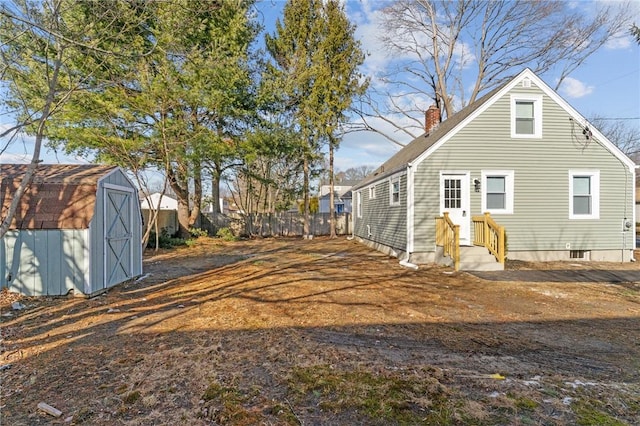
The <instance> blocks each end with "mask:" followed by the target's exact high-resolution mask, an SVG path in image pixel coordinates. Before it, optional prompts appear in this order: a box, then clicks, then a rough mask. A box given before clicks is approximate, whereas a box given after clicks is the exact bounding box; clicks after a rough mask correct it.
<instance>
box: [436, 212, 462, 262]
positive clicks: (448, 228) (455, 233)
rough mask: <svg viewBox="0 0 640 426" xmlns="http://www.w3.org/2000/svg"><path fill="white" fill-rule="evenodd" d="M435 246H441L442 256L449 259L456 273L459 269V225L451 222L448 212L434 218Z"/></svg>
mask: <svg viewBox="0 0 640 426" xmlns="http://www.w3.org/2000/svg"><path fill="white" fill-rule="evenodd" d="M436 245H437V246H442V250H443V255H444V256H450V257H451V259H452V260H453V267H454V269H455V270H456V271H457V270H458V269H459V268H460V225H456V224H454V223H453V222H452V221H451V219H450V218H449V213H448V212H444V213H443V215H442V216H439V217H436Z"/></svg>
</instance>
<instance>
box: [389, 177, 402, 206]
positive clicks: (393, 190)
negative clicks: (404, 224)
mask: <svg viewBox="0 0 640 426" xmlns="http://www.w3.org/2000/svg"><path fill="white" fill-rule="evenodd" d="M389 194H390V198H389V204H390V205H392V206H395V205H398V204H400V177H395V178H391V180H390V182H389Z"/></svg>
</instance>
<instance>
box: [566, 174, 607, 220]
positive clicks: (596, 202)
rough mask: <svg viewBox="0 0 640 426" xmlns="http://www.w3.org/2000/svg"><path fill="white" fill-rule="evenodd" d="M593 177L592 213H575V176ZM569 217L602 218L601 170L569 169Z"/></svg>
mask: <svg viewBox="0 0 640 426" xmlns="http://www.w3.org/2000/svg"><path fill="white" fill-rule="evenodd" d="M574 176H589V177H590V178H591V214H574V213H573V177H574ZM569 219H600V170H569Z"/></svg>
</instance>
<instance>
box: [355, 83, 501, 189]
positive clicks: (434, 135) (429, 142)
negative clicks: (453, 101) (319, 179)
mask: <svg viewBox="0 0 640 426" xmlns="http://www.w3.org/2000/svg"><path fill="white" fill-rule="evenodd" d="M509 83H510V81H506V82H505V83H504V84H501V85H500V86H498V87H496V88H495V89H493V90H491V91H490V92H488V93H487V94H485V95H484V96H482V97H481V98H479V99H477V100H476V101H475V102H473V103H472V104H469V105H467V106H466V107H465V108H463V109H461V110H460V111H458V112H457V113H455V114H454V115H452V116H451V117H449V118H448V119H446V120H444V121H443V122H442V123H440V125H439V126H438V127H436V128H435V129H434V130H433V131H432V132H431V133H424V134H423V135H421V136H418V137H417V138H415V139H414V140H412V141H411V142H410V143H409V144H408V145H406V146H405V147H404V148H402V149H401V150H400V151H398V152H397V153H396V154H395V155H394V156H393V157H391V158H389V159H388V160H387V161H386V162H384V163H383V164H382V165H381V166H380V167H378V168H377V169H376V170H375V171H374V172H373V173H372V174H370V175H369V176H367V177H366V178H365V179H364V180H362V181H361V182H360V183H358V184H357V185H355V186H354V187H353V188H352V190H356V189H360V188H362V187H364V186H367V185H368V184H370V183H372V182H375V181H377V180H379V179H382V178H384V177H386V176H389V175H392V174H393V173H395V172H398V171H400V170H403V169H404V168H405V167H406V166H407V165H408V164H409V163H411V162H412V161H413V160H415V159H416V158H418V156H420V154H422V153H423V152H425V151H426V150H427V149H429V148H430V147H431V146H433V145H434V144H435V143H437V142H438V141H439V140H440V139H442V137H444V136H445V135H446V134H447V133H449V132H450V131H451V130H453V129H454V128H455V127H456V126H457V125H458V124H460V123H461V122H462V121H464V120H465V119H466V118H467V117H468V116H470V115H471V114H473V113H474V112H475V111H476V110H478V109H479V108H480V107H482V105H484V104H485V103H486V102H487V101H488V100H489V99H491V98H492V97H493V96H494V95H495V94H496V93H498V92H499V91H500V90H502V89H503V88H504V87H505V86H507V84H509Z"/></svg>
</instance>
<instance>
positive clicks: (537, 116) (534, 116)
mask: <svg viewBox="0 0 640 426" xmlns="http://www.w3.org/2000/svg"><path fill="white" fill-rule="evenodd" d="M511 137H512V138H541V137H542V96H541V95H524V94H523V95H511Z"/></svg>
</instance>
